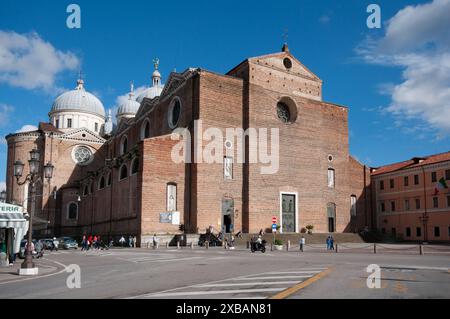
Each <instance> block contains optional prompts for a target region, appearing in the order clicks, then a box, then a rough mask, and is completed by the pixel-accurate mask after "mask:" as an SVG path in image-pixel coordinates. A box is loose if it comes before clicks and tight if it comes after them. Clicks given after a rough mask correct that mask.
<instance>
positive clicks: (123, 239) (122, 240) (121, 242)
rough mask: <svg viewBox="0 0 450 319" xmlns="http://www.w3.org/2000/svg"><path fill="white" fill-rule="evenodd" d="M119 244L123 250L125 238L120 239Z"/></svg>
mask: <svg viewBox="0 0 450 319" xmlns="http://www.w3.org/2000/svg"><path fill="white" fill-rule="evenodd" d="M119 243H120V244H121V245H122V248H123V245H124V244H125V237H123V236H122V237H120V239H119Z"/></svg>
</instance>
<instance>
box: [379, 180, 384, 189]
mask: <svg viewBox="0 0 450 319" xmlns="http://www.w3.org/2000/svg"><path fill="white" fill-rule="evenodd" d="M380 190H384V181H380Z"/></svg>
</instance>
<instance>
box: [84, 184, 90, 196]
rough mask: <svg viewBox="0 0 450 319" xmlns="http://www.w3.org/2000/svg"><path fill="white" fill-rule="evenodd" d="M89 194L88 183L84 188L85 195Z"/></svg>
mask: <svg viewBox="0 0 450 319" xmlns="http://www.w3.org/2000/svg"><path fill="white" fill-rule="evenodd" d="M88 194H89V188H88V186H87V185H85V186H84V188H83V196H87V195H88Z"/></svg>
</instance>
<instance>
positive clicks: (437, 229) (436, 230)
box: [434, 226, 441, 237]
mask: <svg viewBox="0 0 450 319" xmlns="http://www.w3.org/2000/svg"><path fill="white" fill-rule="evenodd" d="M434 237H441V228H440V227H439V226H436V227H434Z"/></svg>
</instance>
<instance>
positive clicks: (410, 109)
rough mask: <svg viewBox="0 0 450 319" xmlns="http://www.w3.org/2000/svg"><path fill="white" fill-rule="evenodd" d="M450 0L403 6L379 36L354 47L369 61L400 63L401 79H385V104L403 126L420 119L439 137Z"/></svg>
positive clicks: (446, 88) (448, 85)
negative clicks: (389, 80) (391, 81)
mask: <svg viewBox="0 0 450 319" xmlns="http://www.w3.org/2000/svg"><path fill="white" fill-rule="evenodd" d="M449 13H450V0H434V1H433V2H430V3H427V4H422V5H417V6H407V7H405V8H404V9H402V10H400V11H399V12H397V14H396V15H395V16H394V17H392V18H391V19H390V20H389V21H388V23H387V25H386V32H385V34H384V36H383V37H381V38H379V39H373V38H367V39H366V40H365V41H364V43H363V44H362V45H361V46H360V47H358V48H357V52H358V53H359V54H360V55H361V56H362V57H363V58H364V59H365V61H366V62H368V63H374V64H380V65H385V66H393V67H400V68H402V70H403V71H402V82H401V83H398V84H392V83H389V84H385V86H384V90H382V93H384V94H388V95H390V97H391V103H390V105H389V106H388V107H387V108H386V111H387V112H390V113H391V114H393V115H394V116H396V117H397V118H399V119H402V124H403V125H408V124H411V123H410V122H407V121H405V120H412V119H418V120H419V121H420V122H422V123H426V125H423V124H422V125H420V127H424V128H428V129H429V128H432V129H433V130H434V131H435V132H436V133H437V134H438V136H439V137H443V136H448V135H450V121H449V119H450V52H449V49H450V36H449V35H450V33H449V30H450V19H449V18H448V15H449Z"/></svg>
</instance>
